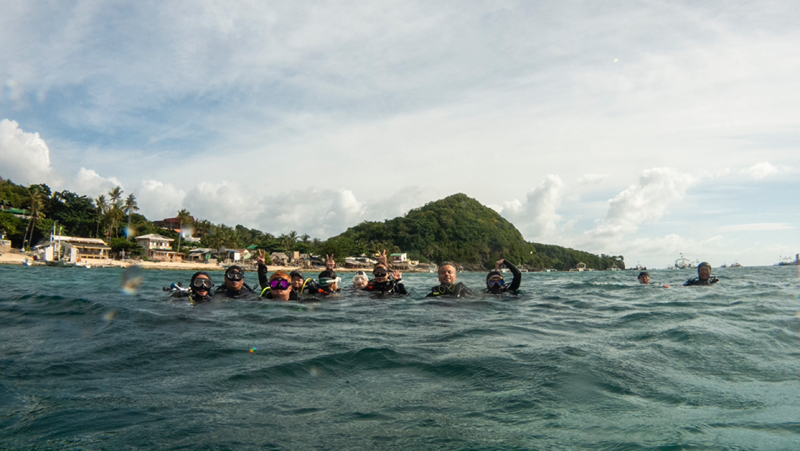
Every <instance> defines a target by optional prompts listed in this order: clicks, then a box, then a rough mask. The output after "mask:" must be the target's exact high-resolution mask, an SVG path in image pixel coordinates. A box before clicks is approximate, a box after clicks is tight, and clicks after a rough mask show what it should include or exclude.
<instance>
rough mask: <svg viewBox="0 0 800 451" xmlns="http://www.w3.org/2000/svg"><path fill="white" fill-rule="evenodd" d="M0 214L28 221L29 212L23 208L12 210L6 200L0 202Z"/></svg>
mask: <svg viewBox="0 0 800 451" xmlns="http://www.w3.org/2000/svg"><path fill="white" fill-rule="evenodd" d="M0 213H8V214H12V215H14V216H16V217H18V218H20V219H30V216H29V215H30V212H29V211H28V210H25V209H24V208H14V207H12V206H11V203H9V202H8V201H7V200H0Z"/></svg>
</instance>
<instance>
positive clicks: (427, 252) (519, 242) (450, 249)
mask: <svg viewBox="0 0 800 451" xmlns="http://www.w3.org/2000/svg"><path fill="white" fill-rule="evenodd" d="M320 249H321V250H322V251H323V252H325V253H333V254H336V255H358V254H361V253H367V254H369V253H373V252H375V251H376V250H379V249H388V250H390V251H391V252H400V251H402V252H407V253H408V254H409V258H411V259H412V260H420V261H422V262H436V263H442V262H444V261H451V262H456V263H459V264H461V265H464V266H465V267H467V268H473V269H478V268H479V267H480V268H489V267H493V266H494V262H496V261H497V260H499V259H501V258H507V259H509V260H510V261H512V262H514V263H517V264H524V265H525V266H526V267H527V268H528V269H532V270H533V269H539V270H541V269H561V270H563V269H571V268H574V267H575V266H576V265H577V264H578V263H580V262H582V263H585V264H586V266H587V267H588V268H594V269H608V268H611V267H618V268H620V269H624V261H623V259H622V256H619V257H611V256H597V255H594V254H590V253H588V252H582V251H576V250H573V249H568V248H565V247H561V246H553V245H542V244H536V243H529V242H526V241H525V239H524V238H523V237H522V234H521V233H520V232H519V230H517V228H516V227H514V225H513V224H511V223H510V222H508V221H507V220H506V219H504V218H503V217H501V216H500V215H499V214H498V213H497V212H496V211H494V210H492V209H491V208H488V207H486V206H484V205H482V204H481V203H480V202H478V201H476V200H475V199H472V198H470V197H467V196H466V195H464V194H455V195H452V196H449V197H446V198H444V199H442V200H439V201H436V202H431V203H429V204H427V205H425V206H424V207H421V208H416V209H413V210H411V211H409V212H408V213H407V214H406V215H405V216H402V217H397V218H394V219H389V220H386V221H384V222H363V223H361V224H359V225H357V226H355V227H351V228H349V229H348V230H347V231H346V232H344V233H342V234H341V235H338V236H335V237H332V238H330V239H328V240H327V241H325V242H324V243H322V245H321V246H320Z"/></svg>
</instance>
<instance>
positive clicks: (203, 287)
mask: <svg viewBox="0 0 800 451" xmlns="http://www.w3.org/2000/svg"><path fill="white" fill-rule="evenodd" d="M213 286H214V283H213V282H211V277H210V276H209V275H208V273H206V272H203V271H198V272H196V273H194V274H192V281H191V283H190V286H189V289H190V290H192V294H195V295H197V296H200V297H205V296H208V293H210V292H211V288H212V287H213Z"/></svg>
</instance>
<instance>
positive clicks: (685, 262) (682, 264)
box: [675, 254, 694, 269]
mask: <svg viewBox="0 0 800 451" xmlns="http://www.w3.org/2000/svg"><path fill="white" fill-rule="evenodd" d="M692 268H694V266H693V265H692V262H691V261H690V260H689V259H688V258H684V257H683V254H681V258H679V259H677V260H675V269H692Z"/></svg>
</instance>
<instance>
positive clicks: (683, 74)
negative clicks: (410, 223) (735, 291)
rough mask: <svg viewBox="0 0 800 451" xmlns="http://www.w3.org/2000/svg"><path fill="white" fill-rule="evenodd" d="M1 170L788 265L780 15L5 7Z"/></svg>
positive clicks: (796, 120)
mask: <svg viewBox="0 0 800 451" xmlns="http://www.w3.org/2000/svg"><path fill="white" fill-rule="evenodd" d="M4 10H5V11H4V14H3V15H2V16H0V80H2V82H3V88H4V90H3V93H2V96H0V176H2V177H4V178H9V179H11V180H14V181H15V182H18V183H24V184H28V183H38V182H46V183H49V184H50V185H51V186H53V187H55V188H57V189H70V190H73V191H77V192H79V193H83V194H87V195H91V196H93V197H96V196H97V195H99V194H101V193H103V192H106V191H108V189H110V188H111V187H112V186H113V185H115V184H120V185H121V186H122V187H123V188H124V189H125V191H126V193H134V194H135V195H136V196H137V198H138V199H139V204H140V206H141V207H142V212H143V213H144V214H145V215H147V216H148V217H149V218H151V219H158V218H160V217H166V216H172V215H173V214H174V212H176V211H177V210H178V209H180V208H187V209H189V210H190V211H191V212H192V213H193V214H194V215H195V216H199V217H204V218H207V219H210V220H212V221H214V222H224V223H226V224H229V225H235V224H243V225H246V226H248V227H255V228H259V229H262V230H265V231H270V232H273V233H284V232H288V231H289V230H296V231H297V232H299V233H308V234H310V235H312V236H317V237H320V238H326V237H328V236H331V235H335V234H337V233H340V232H342V231H344V230H345V229H346V228H347V227H348V226H352V225H355V224H357V223H358V222H361V221H363V220H382V219H387V218H391V217H394V216H397V215H400V214H403V213H405V212H406V211H408V209H410V208H413V207H417V206H420V205H423V204H424V203H426V202H429V201H432V200H436V199H440V198H442V197H445V196H447V195H450V194H454V193H457V192H463V193H465V194H467V195H469V196H471V197H474V198H476V199H478V200H479V201H481V202H482V203H484V204H486V205H489V206H491V207H492V208H495V209H496V210H498V211H499V212H500V213H501V214H502V215H503V216H504V217H506V218H507V219H509V220H511V221H512V222H513V223H514V224H515V225H516V226H517V227H518V228H519V229H520V231H522V232H523V234H524V235H525V237H526V238H527V239H529V240H532V241H537V242H544V243H551V244H559V245H564V246H569V247H573V248H578V249H584V250H588V251H591V252H596V253H607V254H614V255H618V254H622V255H625V257H626V260H627V263H628V264H629V265H635V264H636V263H637V262H638V263H641V264H643V265H647V266H649V267H665V266H666V265H667V264H669V263H671V262H673V261H674V260H675V259H676V258H677V257H678V254H679V253H681V252H682V253H683V254H684V255H685V256H687V257H688V258H690V259H693V260H694V259H699V260H708V261H710V262H711V263H712V264H714V265H717V266H718V265H721V264H723V263H732V262H733V261H737V260H738V261H740V262H741V263H742V264H745V265H764V264H772V263H775V262H777V261H778V259H779V257H780V256H787V255H794V254H795V253H798V252H800V239H798V233H797V224H798V219H800V218H799V216H800V213H798V210H797V208H796V207H794V199H797V198H798V194H800V184H798V182H797V179H798V173H799V172H798V171H800V152H798V145H800V140H799V139H798V135H799V134H800V128H798V124H800V108H797V105H799V104H800V89H798V88H800V86H799V85H800V81H798V80H800V77H797V74H798V73H800V53H798V52H797V50H796V49H797V48H800V29H798V27H796V25H795V21H796V20H795V19H796V17H798V16H800V14H799V13H800V5H798V4H796V3H794V2H770V3H764V2H743V1H740V2H736V1H732V2H725V3H713V4H701V5H698V4H696V2H659V1H650V2H640V3H637V4H618V5H608V4H599V3H598V2H591V1H586V2H580V1H578V2H569V1H566V2H514V1H498V2H491V3H488V2H480V3H477V2H476V3H465V2H435V3H431V2H413V1H402V2H378V3H376V2H359V3H353V2H327V1H318V2H306V3H298V2H269V3H262V2H237V3H234V4H231V3H230V2H216V1H202V2H194V1H193V2H180V1H173V2H144V1H143V2H129V3H124V2H114V3H109V2H100V1H71V2H67V1H65V2H37V1H26V2H8V3H6V4H5V5H4Z"/></svg>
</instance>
